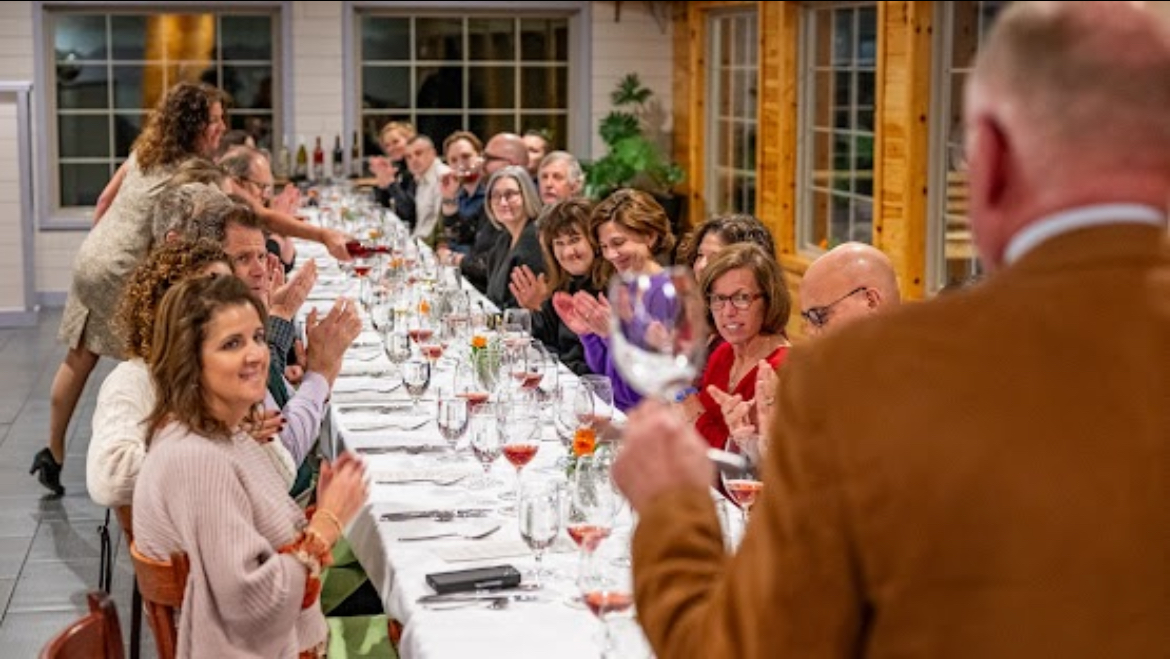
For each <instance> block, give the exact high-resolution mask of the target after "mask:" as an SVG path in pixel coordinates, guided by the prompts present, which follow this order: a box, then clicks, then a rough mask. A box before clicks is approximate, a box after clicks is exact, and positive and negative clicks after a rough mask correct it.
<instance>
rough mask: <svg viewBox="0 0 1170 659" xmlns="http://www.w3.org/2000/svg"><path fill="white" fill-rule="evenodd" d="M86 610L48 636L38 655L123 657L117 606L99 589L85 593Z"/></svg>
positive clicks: (67, 658) (44, 658) (89, 658)
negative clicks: (59, 630) (67, 625)
mask: <svg viewBox="0 0 1170 659" xmlns="http://www.w3.org/2000/svg"><path fill="white" fill-rule="evenodd" d="M87 599H88V600H89V614H88V615H86V616H85V617H83V618H81V619H80V620H78V621H77V622H74V623H73V624H72V625H69V627H67V628H65V629H64V630H62V631H61V632H60V633H59V634H57V635H56V636H54V637H53V638H51V639H49V643H48V645H46V646H45V647H44V649H43V650H41V659H122V658H123V657H124V656H125V654H124V653H123V650H122V627H121V626H120V625H119V624H118V609H117V608H116V607H115V606H114V601H113V600H111V599H110V596H109V595H107V594H106V593H104V592H102V591H96V592H91V593H88V594H87Z"/></svg>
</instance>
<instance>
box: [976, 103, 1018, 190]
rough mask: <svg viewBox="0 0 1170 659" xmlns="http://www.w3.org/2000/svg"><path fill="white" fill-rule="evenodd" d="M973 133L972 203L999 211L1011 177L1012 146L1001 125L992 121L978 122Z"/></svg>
mask: <svg viewBox="0 0 1170 659" xmlns="http://www.w3.org/2000/svg"><path fill="white" fill-rule="evenodd" d="M972 130H973V135H972V138H971V141H970V149H971V153H969V154H968V169H967V178H968V185H969V186H970V190H971V203H972V204H973V205H978V206H980V207H983V208H997V207H998V206H999V204H1000V203H1001V202H1002V201H1003V197H1004V195H1005V194H1006V189H1007V186H1008V183H1009V180H1010V176H1011V151H1012V147H1011V143H1010V142H1009V140H1008V137H1007V134H1006V133H1005V132H1004V130H1003V128H1002V127H1001V126H1000V125H999V122H998V121H996V120H995V119H993V118H991V117H988V116H983V117H980V118H979V119H977V120H976V124H975V126H974V127H973V128H972Z"/></svg>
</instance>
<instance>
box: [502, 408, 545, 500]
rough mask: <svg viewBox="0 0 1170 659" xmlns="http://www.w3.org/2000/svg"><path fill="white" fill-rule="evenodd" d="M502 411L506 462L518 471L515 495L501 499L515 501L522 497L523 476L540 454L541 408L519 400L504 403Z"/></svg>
mask: <svg viewBox="0 0 1170 659" xmlns="http://www.w3.org/2000/svg"><path fill="white" fill-rule="evenodd" d="M499 410H502V411H503V414H498V415H497V421H498V422H499V424H500V431H501V432H502V433H503V434H504V458H506V459H507V460H508V462H510V463H512V466H513V467H515V468H516V490H515V492H505V493H503V494H501V495H500V499H501V500H503V501H515V500H517V499H518V498H519V496H520V480H521V478H520V475H521V472H523V470H524V466H525V465H527V464H528V463H529V462H532V458H534V457H536V452H537V451H539V450H540V406H539V405H537V404H536V402H535V401H533V400H532V399H530V398H529V399H525V398H523V397H519V398H513V399H511V400H509V401H508V402H507V403H502V404H501V405H500V406H499V407H498V408H497V411H499Z"/></svg>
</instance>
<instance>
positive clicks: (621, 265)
mask: <svg viewBox="0 0 1170 659" xmlns="http://www.w3.org/2000/svg"><path fill="white" fill-rule="evenodd" d="M589 232H590V234H591V235H592V237H593V240H594V241H596V242H597V244H598V245H599V246H600V248H601V256H602V258H603V259H604V261H603V262H602V263H601V264H600V267H599V270H598V272H599V274H598V277H599V279H600V281H601V282H602V283H603V284H606V283H608V282H609V280H610V277H612V276H613V275H614V274H620V275H627V274H630V275H632V274H640V273H647V274H654V273H657V272H661V271H662V266H663V264H665V263H669V259H670V251H671V249H672V248H673V247H674V234H673V233H672V232H671V230H670V220H669V219H667V217H666V211H664V210H663V209H662V206H660V205H659V204H658V202H657V201H655V200H654V197H652V196H650V195H649V194H647V193H645V192H642V191H640V190H631V189H625V190H618V191H617V192H615V193H613V194H611V195H610V196H609V197H607V198H606V199H605V200H604V201H602V202H601V203H600V204H598V205H597V206H596V207H594V209H593V214H592V216H591V217H590V221H589ZM553 307H554V308H555V309H556V310H557V314H558V315H559V316H560V317H561V320H562V321H563V322H564V323H565V325H566V326H567V327H568V328H569V329H571V330H573V331H574V332H576V333H577V336H579V337H580V338H581V345H583V346H584V347H585V361H586V362H587V363H588V364H589V369H590V370H591V371H593V372H594V373H599V374H602V375H607V376H609V378H610V380H611V381H612V382H613V400H614V405H615V406H616V407H617V408H618V409H620V410H622V411H623V412H624V411H626V410H628V409H630V408H632V407H633V406H634V405H637V404H638V401H640V400H641V399H642V396H641V394H639V393H638V392H636V391H634V389H633V388H631V387H630V385H629V384H628V383H626V381H625V379H624V378H622V377H621V374H620V373H619V372H618V370H617V366H616V365H615V364H614V362H613V359H612V357H611V354H610V349H609V323H610V309H609V305H608V304H607V303H606V302H604V301H603V300H602V299H601V298H599V297H597V296H594V295H591V294H590V293H588V292H586V291H578V292H577V293H575V294H573V295H569V294H567V293H556V294H554V295H553Z"/></svg>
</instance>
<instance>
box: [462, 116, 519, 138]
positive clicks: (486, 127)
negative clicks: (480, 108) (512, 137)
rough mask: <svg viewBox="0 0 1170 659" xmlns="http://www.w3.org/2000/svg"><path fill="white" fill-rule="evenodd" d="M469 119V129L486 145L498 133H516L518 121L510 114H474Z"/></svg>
mask: <svg viewBox="0 0 1170 659" xmlns="http://www.w3.org/2000/svg"><path fill="white" fill-rule="evenodd" d="M467 119H468V121H467V124H468V126H467V127H468V129H469V130H470V131H471V132H473V133H475V134H476V135H478V136H479V137H480V139H482V140H483V141H484V142H485V143H486V142H487V141H488V140H489V139H491V136H492V135H495V134H496V133H502V132H505V131H507V132H512V133H514V132H516V120H515V119H514V118H513V116H512V115H510V114H502V115H501V114H494V115H493V114H473V115H471V116H469V117H468V118H467Z"/></svg>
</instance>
